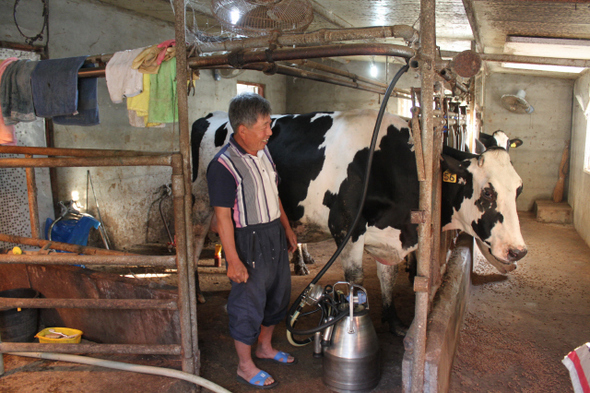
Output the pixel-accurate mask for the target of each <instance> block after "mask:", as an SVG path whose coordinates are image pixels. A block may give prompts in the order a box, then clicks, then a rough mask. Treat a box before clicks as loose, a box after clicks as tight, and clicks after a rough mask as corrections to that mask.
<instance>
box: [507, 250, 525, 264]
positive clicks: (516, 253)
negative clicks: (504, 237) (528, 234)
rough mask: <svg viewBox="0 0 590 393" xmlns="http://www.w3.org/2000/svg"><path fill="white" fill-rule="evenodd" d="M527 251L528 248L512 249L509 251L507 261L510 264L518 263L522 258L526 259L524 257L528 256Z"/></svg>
mask: <svg viewBox="0 0 590 393" xmlns="http://www.w3.org/2000/svg"><path fill="white" fill-rule="evenodd" d="M527 252H528V251H527V249H526V248H524V247H523V248H511V249H510V250H508V255H507V259H508V260H509V261H510V262H516V261H520V260H521V259H522V258H524V256H525V255H526V254H527Z"/></svg>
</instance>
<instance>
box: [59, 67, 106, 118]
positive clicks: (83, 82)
mask: <svg viewBox="0 0 590 393" xmlns="http://www.w3.org/2000/svg"><path fill="white" fill-rule="evenodd" d="M93 67H96V64H85V65H84V66H82V68H93ZM97 88H98V78H79V79H78V114H77V115H67V116H55V117H54V118H53V122H54V123H55V124H61V125H64V126H95V125H97V124H100V119H99V118H98V96H97Z"/></svg>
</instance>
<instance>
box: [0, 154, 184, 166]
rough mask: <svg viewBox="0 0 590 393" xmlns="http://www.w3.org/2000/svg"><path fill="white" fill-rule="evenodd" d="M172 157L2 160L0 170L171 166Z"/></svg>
mask: <svg viewBox="0 0 590 393" xmlns="http://www.w3.org/2000/svg"><path fill="white" fill-rule="evenodd" d="M171 164H172V155H171V154H166V155H161V156H139V157H53V158H0V168H45V167H52V168H65V167H68V168H72V167H87V166H89V167H90V166H92V167H96V166H170V165H171Z"/></svg>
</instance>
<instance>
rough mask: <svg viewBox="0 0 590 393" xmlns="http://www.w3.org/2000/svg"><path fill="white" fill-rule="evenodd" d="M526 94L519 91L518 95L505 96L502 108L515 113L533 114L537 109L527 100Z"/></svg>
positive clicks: (502, 99)
mask: <svg viewBox="0 0 590 393" xmlns="http://www.w3.org/2000/svg"><path fill="white" fill-rule="evenodd" d="M525 97H526V92H525V91H524V90H518V91H517V92H516V94H504V95H503V96H502V98H501V101H502V106H503V107H504V108H506V109H508V110H509V111H510V112H514V113H532V112H533V111H534V110H535V108H533V106H532V105H531V104H529V103H528V101H527V100H526V99H525Z"/></svg>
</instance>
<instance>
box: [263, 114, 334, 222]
mask: <svg viewBox="0 0 590 393" xmlns="http://www.w3.org/2000/svg"><path fill="white" fill-rule="evenodd" d="M315 116H316V113H309V114H306V115H300V116H292V115H290V116H283V117H281V118H278V119H276V120H275V121H274V124H273V126H272V136H271V138H270V140H269V142H268V148H269V150H270V153H271V155H272V158H273V161H274V162H275V165H276V166H277V172H278V173H279V176H280V178H281V181H280V183H279V195H280V196H281V202H282V204H283V208H284V209H285V213H286V214H287V217H289V219H290V220H291V221H297V220H299V219H301V217H303V214H304V211H303V207H301V206H298V204H299V202H301V201H303V200H304V199H305V198H306V197H307V189H308V188H309V184H310V183H311V181H312V180H314V179H316V178H317V177H318V175H319V173H320V171H321V170H322V168H323V166H324V161H325V158H326V157H325V149H324V148H320V145H321V144H322V143H324V138H325V135H326V132H327V131H328V130H329V129H330V128H331V127H332V124H333V121H334V120H333V118H332V116H330V114H329V113H325V115H324V116H319V117H317V118H315V119H314V117H315ZM312 119H314V120H313V122H312Z"/></svg>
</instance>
